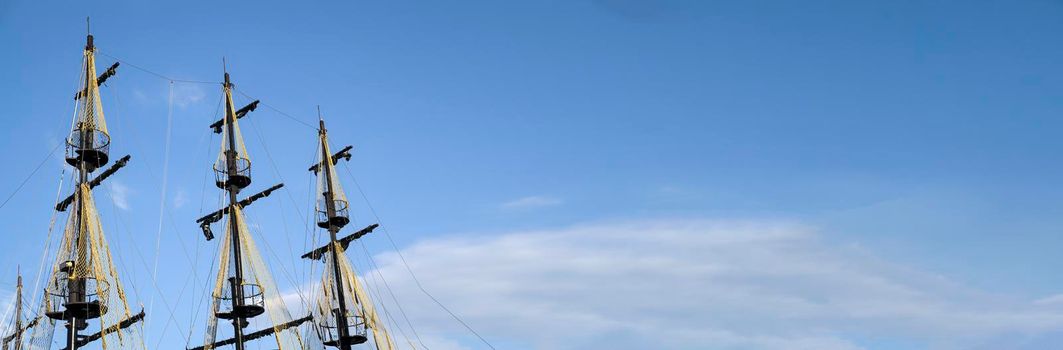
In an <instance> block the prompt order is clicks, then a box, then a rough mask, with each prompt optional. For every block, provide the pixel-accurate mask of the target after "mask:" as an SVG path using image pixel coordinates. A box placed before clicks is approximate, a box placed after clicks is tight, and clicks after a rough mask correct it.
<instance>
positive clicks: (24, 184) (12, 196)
mask: <svg viewBox="0 0 1063 350" xmlns="http://www.w3.org/2000/svg"><path fill="white" fill-rule="evenodd" d="M62 145H63V143H62V142H60V143H59V144H57V145H55V147H53V148H52V150H51V151H50V152H48V156H46V157H44V159H42V160H41V162H40V163H39V164H37V167H36V168H33V171H32V172H30V174H29V176H26V178H25V179H22V183H20V184H18V187H16V188H15V191H14V192H11V195H9V196H7V199H5V200H4V203H2V204H0V208H3V207H4V206H5V205H7V202H10V201H11V198H15V195H16V194H18V192H19V191H21V190H22V187H23V186H26V183H27V182H29V181H30V179H32V178H33V175H35V174H37V171H38V170H41V167H42V166H44V163H47V162H48V160H49V159H52V156H53V155H55V151H56V150H58V149H59V146H62Z"/></svg>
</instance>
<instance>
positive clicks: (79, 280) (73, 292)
mask: <svg viewBox="0 0 1063 350" xmlns="http://www.w3.org/2000/svg"><path fill="white" fill-rule="evenodd" d="M85 23H86V29H87V27H88V18H85ZM85 40H86V43H85V51H86V54H87V55H92V51H93V50H95V49H96V47H95V45H94V44H93V42H92V34H88V36H87V37H86V39H85ZM90 63H91V62H88V61H86V65H87V64H90ZM90 71H91V70H90V69H89V67H88V66H86V67H85V73H84V74H85V89H86V91H88V89H91V87H90V85H89V84H96V77H94V76H92V75H91V74H89V72H90ZM93 102H95V101H90V102H88V103H86V104H85V106H86V108H95V107H94V106H91V103H93ZM90 106H91V107H90ZM78 130H79V133H80V135H78V139H79V141H80V145H79V146H80V148H81V149H91V148H92V146H93V144H94V142H93V136H94V135H93V133H94V132H95V131H94V130H92V129H88V128H85V126H84V125H78ZM77 164H78V166H77V171H78V184H77V192H76V193H77V194H76V195H75V198H76V199H77V210H75V215H77V221H76V222H77V229H75V230H74V234H75V236H74V242H76V245H75V246H76V247H77V248H76V249H77V260H75V261H74V264H73V265H72V266H70V269H71V271H69V272H68V274H69V275H71V276H72V277H74V278H69V279H67V282H66V283H67V300H68V302H69V303H71V304H75V303H82V302H84V301H85V292H86V291H85V287H86V285H85V279H84V278H83V277H81V276H76V274H77V272H76V271H77V270H78V269H79V267H78V266H77V265H78V264H80V263H86V264H87V263H88V261H87V254H88V249H89V247H88V240H87V239H86V238H85V232H84V229H85V227H86V225H85V199H84V198H82V196H81V186H83V185H84V184H85V183H87V182H88V181H89V166H88V162H86V161H85V160H84V159H82V160H81V161H79V162H78V163H77ZM71 284H73V285H71ZM78 321H79V320H78V318H77V317H76V316H71V317H70V319H69V320H68V321H67V323H66V332H67V337H66V348H67V349H69V350H77V348H78V344H77V341H76V340H77V337H78ZM81 322H85V321H84V320H82V321H81Z"/></svg>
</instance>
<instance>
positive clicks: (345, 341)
mask: <svg viewBox="0 0 1063 350" xmlns="http://www.w3.org/2000/svg"><path fill="white" fill-rule="evenodd" d="M317 113H318V118H319V119H318V123H319V125H320V131H319V133H320V134H321V160H322V162H331V155H329V154H328V150H329V147H328V133H327V131H326V130H325V120H324V119H320V117H321V108H320V107H319V108H318V111H317ZM321 168H322V171H323V173H324V175H325V183H326V186H325V192H324V196H325V214H326V215H327V216H328V218H329V220H328V233H329V245H330V246H331V247H332V249H329V252H330V253H331V254H332V259H331V260H332V274H333V276H336V278H333V279H332V280H333V281H334V287H335V290H336V299H337V300H338V301H339V302H338V306H339V310H336V312H335V314H336V328H337V330H338V332H339V334H338V337H337V339H336V340H337V344H336V345H337V347H338V348H340V349H341V350H351V343H350V329H349V328H348V327H347V301H346V298H345V297H344V290H343V278H341V277H340V276H343V274H342V273H341V272H340V261H339V259H337V256H336V255H337V254H340V251H339V249H337V248H336V247H337V246H338V245H339V243H337V242H336V232H339V230H340V229H341V228H343V226H344V225H346V224H347V221H349V220H333V219H332V218H337V217H338V216H337V215H336V201H335V196H334V194H335V192H334V189H333V188H332V187H333V185H332V183H333V180H332V176H333V174H332V166H331V164H329V165H326V166H323V167H321Z"/></svg>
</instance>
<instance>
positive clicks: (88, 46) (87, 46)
mask: <svg viewBox="0 0 1063 350" xmlns="http://www.w3.org/2000/svg"><path fill="white" fill-rule="evenodd" d="M85 33H86V34H87V35H88V38H87V39H86V43H85V50H89V51H92V50H93V49H95V48H96V46H94V45H93V44H92V26H91V24H90V23H89V18H88V17H85Z"/></svg>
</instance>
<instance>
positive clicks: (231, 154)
mask: <svg viewBox="0 0 1063 350" xmlns="http://www.w3.org/2000/svg"><path fill="white" fill-rule="evenodd" d="M225 118H226V123H225V124H226V134H227V136H228V137H227V138H228V140H227V142H228V143H229V149H228V150H226V151H225V163H226V164H227V167H228V169H227V170H228V178H229V179H232V178H233V177H234V176H236V175H237V168H236V135H235V133H236V132H235V128H234V126H233V124H235V123H236V116H235V115H233V96H232V83H230V82H229V72H225ZM227 182H228V183H227V184H226V186H225V190H226V191H228V192H229V230H230V231H229V235H230V236H231V237H232V246H233V248H232V254H233V262H234V265H233V270H234V277H232V278H231V279H229V283H230V286H231V288H232V297H233V309H234V310H235V309H238V308H239V307H240V306H243V304H244V298H243V294H244V293H243V288H242V285H243V281H244V271H243V267H242V266H241V263H242V260H241V257H240V228H239V226H237V225H238V223H237V221H236V215H234V214H235V213H236V206H237V205H238V203H237V200H236V194H237V193H239V192H240V187H238V186H237V185H236V184H234V183H232V181H227ZM243 324H244V318H243V317H240V316H237V317H234V318H233V338H234V339H236V344H234V345H235V347H236V350H244V334H243Z"/></svg>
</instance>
